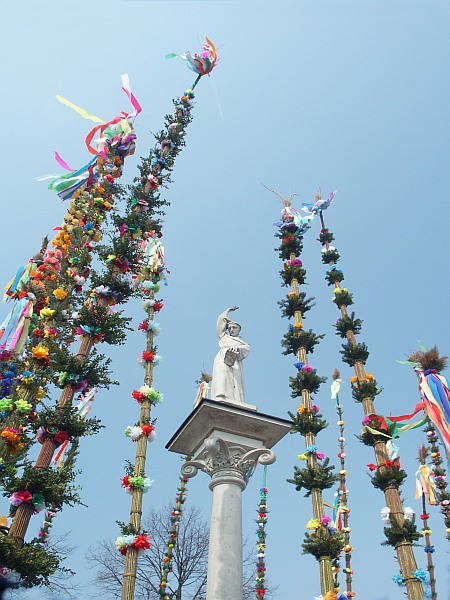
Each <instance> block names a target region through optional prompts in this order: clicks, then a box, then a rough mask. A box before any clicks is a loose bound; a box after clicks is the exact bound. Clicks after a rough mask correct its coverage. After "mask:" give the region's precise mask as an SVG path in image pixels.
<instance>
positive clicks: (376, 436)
mask: <svg viewBox="0 0 450 600" xmlns="http://www.w3.org/2000/svg"><path fill="white" fill-rule="evenodd" d="M370 428H371V429H372V430H375V431H380V433H374V432H373V431H369V430H368V429H367V427H363V429H362V432H361V435H357V436H356V438H357V439H358V440H359V441H360V442H361V443H362V444H364V445H365V446H372V447H373V446H375V444H376V443H377V442H384V443H386V442H387V441H388V440H390V439H392V436H391V435H390V434H389V433H388V432H386V431H385V432H383V433H381V430H378V429H377V428H375V427H374V426H373V423H371V427H370Z"/></svg>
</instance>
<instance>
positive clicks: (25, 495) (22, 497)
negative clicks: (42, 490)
mask: <svg viewBox="0 0 450 600" xmlns="http://www.w3.org/2000/svg"><path fill="white" fill-rule="evenodd" d="M32 497H33V496H32V494H31V493H30V492H29V491H28V490H21V491H19V492H14V494H12V495H11V496H10V498H9V502H10V504H12V505H13V506H16V507H17V506H20V505H21V504H23V503H24V502H25V503H26V504H28V503H29V502H31V499H32Z"/></svg>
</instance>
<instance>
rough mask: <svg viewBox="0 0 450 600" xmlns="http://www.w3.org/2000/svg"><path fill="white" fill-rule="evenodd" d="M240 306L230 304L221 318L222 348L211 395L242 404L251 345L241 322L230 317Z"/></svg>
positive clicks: (221, 399)
mask: <svg viewBox="0 0 450 600" xmlns="http://www.w3.org/2000/svg"><path fill="white" fill-rule="evenodd" d="M237 309H238V307H237V306H232V307H231V308H227V309H226V310H224V311H223V313H222V314H220V315H219V317H218V319H217V336H218V338H219V352H218V353H217V355H216V358H215V359H214V366H213V374H212V386H211V398H212V399H213V400H218V401H221V402H231V403H238V404H239V403H245V399H244V371H243V366H242V361H243V360H244V358H246V357H247V356H248V353H249V352H250V345H249V344H247V343H246V342H244V340H243V339H242V338H241V337H240V331H241V326H240V324H239V323H237V322H236V321H232V320H231V319H230V318H229V313H230V312H232V311H235V310H237Z"/></svg>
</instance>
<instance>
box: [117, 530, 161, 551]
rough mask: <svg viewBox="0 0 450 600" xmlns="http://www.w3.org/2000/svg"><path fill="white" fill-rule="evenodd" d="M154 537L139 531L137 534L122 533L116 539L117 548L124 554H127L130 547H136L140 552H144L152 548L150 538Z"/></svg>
mask: <svg viewBox="0 0 450 600" xmlns="http://www.w3.org/2000/svg"><path fill="white" fill-rule="evenodd" d="M151 539H152V538H151V537H150V536H149V535H148V533H138V534H136V535H132V534H131V535H121V536H119V537H118V538H117V539H116V541H115V546H116V548H117V550H118V551H119V552H120V554H122V555H123V556H125V555H126V553H127V549H128V548H135V549H136V550H137V551H138V554H142V553H143V552H145V550H148V549H149V548H150V540H151Z"/></svg>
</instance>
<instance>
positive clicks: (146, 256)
mask: <svg viewBox="0 0 450 600" xmlns="http://www.w3.org/2000/svg"><path fill="white" fill-rule="evenodd" d="M174 56H177V55H174V54H171V55H168V56H167V58H172V57H174ZM180 58H182V59H183V60H185V61H187V63H188V66H189V67H190V68H191V69H193V70H194V71H195V72H196V73H197V75H198V77H197V79H196V81H195V82H194V84H193V86H192V89H189V90H187V91H186V92H185V94H184V95H183V96H182V97H181V99H178V100H176V101H175V111H174V114H173V115H170V116H168V117H166V121H165V125H164V129H163V130H162V131H161V132H159V134H157V135H156V139H157V144H156V146H155V147H154V149H153V150H152V151H151V153H150V155H149V157H148V158H146V159H145V160H144V161H142V163H141V164H140V165H139V171H140V175H139V177H136V178H135V180H134V184H133V186H132V188H131V199H132V201H131V202H132V204H131V207H130V210H129V212H128V216H127V219H125V221H124V223H123V224H122V225H121V230H122V232H123V236H124V237H128V238H131V239H134V238H135V237H136V226H135V225H136V224H135V223H134V222H133V216H134V214H135V211H136V207H139V206H141V207H142V206H146V214H147V215H148V214H149V213H148V212H147V211H149V210H150V211H151V212H153V211H155V209H157V208H159V207H160V206H161V205H162V204H163V203H164V202H161V201H160V192H159V188H160V186H161V185H164V184H167V183H168V182H169V181H170V172H171V171H172V168H173V165H174V160H175V158H176V156H177V154H178V153H179V152H180V151H181V149H182V146H183V145H184V138H185V135H186V127H187V125H188V124H189V123H190V121H191V120H192V116H191V112H192V100H193V98H194V93H193V88H194V87H195V86H196V85H197V83H198V81H199V80H200V78H201V77H202V76H203V75H206V74H208V73H210V72H211V71H212V69H213V68H214V66H215V64H216V61H217V54H216V51H215V47H214V45H213V44H212V42H211V41H210V40H208V38H207V39H206V44H205V45H204V46H203V49H202V52H201V54H200V55H197V54H194V55H191V54H190V53H186V54H183V55H180ZM138 210H139V208H138ZM140 229H141V232H143V238H142V242H141V253H142V255H141V268H140V270H139V272H138V274H137V277H136V280H135V290H136V293H137V295H139V296H140V297H141V298H142V300H143V302H142V307H143V310H144V312H145V313H146V318H145V319H144V321H143V322H142V323H141V324H140V325H139V329H140V330H141V331H143V332H144V334H145V338H146V340H145V350H144V351H143V352H142V355H141V357H140V362H141V364H142V366H143V367H144V381H143V386H141V387H140V388H139V389H138V390H134V391H133V394H132V395H133V397H134V399H135V400H136V401H137V402H138V403H139V404H140V411H139V421H138V424H137V425H136V426H134V427H133V426H129V427H128V428H127V430H128V432H129V435H130V437H133V436H134V439H135V441H136V456H135V462H134V465H129V468H128V469H127V474H126V475H125V477H124V478H123V479H122V485H123V487H124V488H126V490H127V491H128V492H129V493H130V494H131V496H132V499H131V511H130V520H129V524H127V525H125V524H122V525H121V529H122V531H121V533H122V535H121V537H120V538H119V539H118V540H117V542H116V544H117V546H118V548H119V550H120V551H121V552H122V554H124V555H125V571H124V575H123V583H122V600H132V599H133V598H134V590H135V584H136V572H137V560H138V555H139V552H141V551H142V550H145V549H146V548H148V547H149V544H150V539H149V536H148V535H147V534H146V533H145V532H143V531H141V515H142V505H143V502H142V500H143V494H144V493H145V492H146V491H147V490H148V489H149V487H150V484H151V482H150V480H149V479H148V478H147V477H146V476H145V466H146V456H147V442H148V441H149V439H150V438H151V437H153V429H154V426H153V422H152V420H151V409H152V407H153V406H154V405H156V404H158V403H159V402H161V401H162V394H160V393H159V392H157V391H156V390H155V389H154V388H153V368H154V366H155V365H156V364H158V362H159V360H160V358H159V357H158V355H157V354H156V346H155V343H154V337H155V336H156V335H158V333H159V326H158V324H157V323H156V322H155V321H154V315H155V313H156V312H158V311H159V310H160V309H161V308H162V302H161V301H159V300H156V299H155V295H156V294H157V293H158V292H159V284H160V281H161V280H162V279H163V278H164V276H165V273H164V272H165V264H164V247H163V245H162V243H161V241H160V238H161V236H162V234H161V227H160V224H159V223H158V222H157V221H156V220H154V221H152V222H150V221H148V223H147V227H145V228H144V227H141V228H140ZM183 485H184V484H183ZM166 584H167V579H162V581H161V588H160V595H161V597H162V598H166V597H167V596H166V594H165V586H166Z"/></svg>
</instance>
